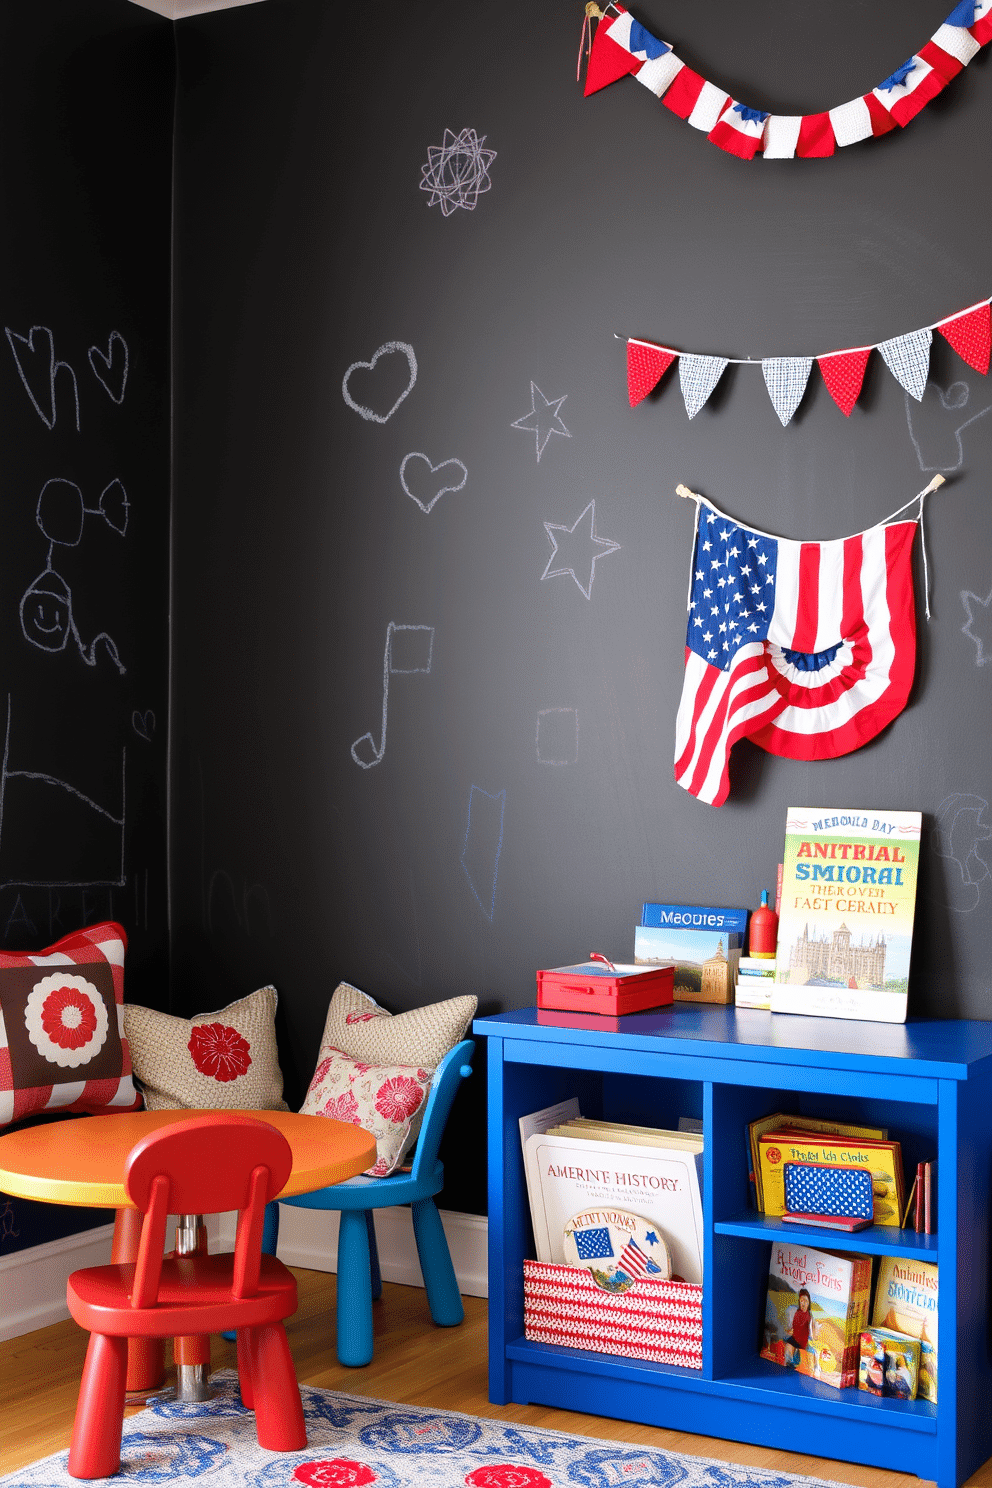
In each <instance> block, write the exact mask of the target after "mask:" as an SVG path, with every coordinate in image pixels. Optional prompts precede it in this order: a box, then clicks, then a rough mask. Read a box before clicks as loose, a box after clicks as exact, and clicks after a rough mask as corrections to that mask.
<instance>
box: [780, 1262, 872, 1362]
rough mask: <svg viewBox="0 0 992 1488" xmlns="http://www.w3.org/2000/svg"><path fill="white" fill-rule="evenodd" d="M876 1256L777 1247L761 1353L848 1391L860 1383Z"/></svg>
mask: <svg viewBox="0 0 992 1488" xmlns="http://www.w3.org/2000/svg"><path fill="white" fill-rule="evenodd" d="M870 1293H871V1257H870V1256H863V1255H851V1254H845V1255H838V1254H835V1253H834V1252H833V1251H828V1250H814V1249H813V1248H812V1247H811V1246H808V1245H792V1244H789V1243H786V1242H783V1243H782V1244H776V1245H773V1246H772V1254H771V1262H770V1265H769V1269H768V1294H767V1299H766V1304H765V1322H764V1334H763V1341H762V1346H761V1357H762V1358H763V1359H770V1360H771V1361H772V1363H774V1364H781V1365H783V1366H784V1367H786V1368H789V1369H795V1370H796V1371H797V1373H799V1374H806V1375H809V1376H810V1377H811V1378H812V1379H815V1380H819V1382H820V1383H821V1384H824V1385H830V1386H832V1387H833V1388H834V1389H837V1390H843V1389H846V1388H848V1387H849V1386H851V1385H855V1384H857V1381H858V1367H859V1362H860V1354H861V1332H862V1330H863V1328H864V1327H865V1324H866V1323H867V1321H868V1304H869V1297H870Z"/></svg>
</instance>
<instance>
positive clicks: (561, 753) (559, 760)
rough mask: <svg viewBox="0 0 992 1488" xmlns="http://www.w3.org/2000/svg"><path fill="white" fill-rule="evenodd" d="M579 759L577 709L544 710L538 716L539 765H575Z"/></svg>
mask: <svg viewBox="0 0 992 1488" xmlns="http://www.w3.org/2000/svg"><path fill="white" fill-rule="evenodd" d="M578 757H579V714H578V710H577V709H576V708H542V709H541V711H540V712H539V713H538V715H537V762H538V764H539V765H574V764H575V762H576V760H577V759H578Z"/></svg>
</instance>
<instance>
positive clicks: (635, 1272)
mask: <svg viewBox="0 0 992 1488" xmlns="http://www.w3.org/2000/svg"><path fill="white" fill-rule="evenodd" d="M619 1269H620V1270H621V1271H626V1273H627V1275H628V1276H632V1277H633V1278H634V1280H635V1281H643V1280H644V1278H645V1277H646V1276H660V1275H661V1274H662V1271H661V1267H660V1266H658V1265H656V1264H655V1262H654V1261H653V1260H652V1259H651V1257H650V1256H646V1255H645V1254H644V1252H643V1250H641V1249H640V1247H639V1246H638V1244H637V1242H636V1240H628V1241H627V1244H626V1245H625V1246H624V1248H623V1250H622V1251H621V1253H620V1263H619Z"/></svg>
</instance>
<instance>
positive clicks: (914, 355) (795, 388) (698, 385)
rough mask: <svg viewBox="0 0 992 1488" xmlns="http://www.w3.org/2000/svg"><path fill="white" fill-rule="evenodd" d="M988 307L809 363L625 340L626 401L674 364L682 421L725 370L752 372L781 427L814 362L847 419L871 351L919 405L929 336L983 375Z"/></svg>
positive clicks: (991, 341)
mask: <svg viewBox="0 0 992 1488" xmlns="http://www.w3.org/2000/svg"><path fill="white" fill-rule="evenodd" d="M990 303H992V301H990V300H980V301H979V302H978V304H977V305H969V306H968V308H967V309H965V310H959V311H958V312H957V314H956V315H948V316H947V317H946V318H945V319H944V320H938V321H936V322H935V323H934V324H933V325H931V326H922V327H921V328H920V329H919V330H916V331H907V332H906V334H905V335H902V336H893V337H892V338H891V339H890V340H888V341H878V342H876V343H875V344H874V345H873V346H851V347H848V348H847V349H846V350H843V351H825V352H820V353H819V354H817V355H816V356H794V357H761V358H758V357H724V356H706V355H703V354H701V353H698V352H691V351H678V350H676V349H675V348H674V347H672V346H659V345H656V344H655V343H654V342H653V341H638V340H635V339H634V338H632V337H629V338H628V339H627V395H628V397H629V399H630V406H631V408H635V407H636V406H637V404H638V403H640V402H642V401H643V400H644V399H645V398H646V397H647V395H648V393H650V392H653V391H654V389H655V388H656V387H657V386H658V384H659V382H660V381H661V379H662V378H663V377H664V375H665V373H666V372H667V371H668V369H669V367H670V366H671V365H672V363H673V362H675V361H677V362H678V364H679V383H680V386H681V389H682V398H683V401H684V403H685V409H686V413H687V414H688V415H689V417H690V418H695V416H696V414H697V413H698V412H699V410H700V409H701V408H702V407H703V405H704V403H705V402H706V400H707V399H708V398H709V396H710V394H711V393H712V392H713V389H714V388H715V387H716V385H717V383H718V382H719V381H720V378H721V377H722V376H723V373H724V371H725V369H726V368H727V367H729V366H730V365H731V364H732V363H734V364H736V365H738V366H753V367H760V368H761V370H762V373H763V374H764V378H765V386H766V387H767V389H768V396H769V397H770V398H771V401H772V406H773V407H774V409H775V412H776V413H777V414H778V416H779V419H780V421H781V423H782V425H783V427H784V426H785V425H786V424H787V423H788V422H789V420H790V419H791V418H792V415H793V414H794V413H795V411H796V409H797V408H798V407H799V404H800V402H801V401H802V397H803V394H804V393H805V391H806V385H807V382H808V380H809V375H810V372H811V371H812V368H813V363H814V361H815V362H816V364H817V366H818V367H819V369H820V373H821V375H822V377H823V380H824V382H825V383H826V385H827V391H828V392H829V394H830V396H831V398H833V400H834V402H835V403H836V404H837V407H838V408H839V409H840V411H841V412H842V413H843V414H845V415H847V416H848V417H849V416H850V413H851V410H852V409H853V407H854V405H855V403H856V402H857V401H858V398H859V397H860V395H861V388H862V384H863V383H864V378H865V370H866V368H867V366H868V358H869V356H870V355H871V353H872V352H873V351H877V352H878V353H879V355H880V356H881V357H882V360H883V361H884V362H885V365H886V366H887V367H888V369H889V371H890V372H891V373H892V375H893V377H894V378H895V379H896V381H897V382H898V383H899V384H900V386H901V387H903V388H905V390H906V392H907V393H911V394H912V396H913V397H914V398H916V400H917V401H918V402H919V401H920V400H921V399H922V397H923V391H924V388H925V387H926V383H927V377H928V375H929V371H930V347H931V343H932V341H933V333H934V331H939V332H940V334H941V335H942V336H943V337H944V339H945V341H947V342H949V343H950V345H951V346H953V348H954V350H955V351H956V352H957V353H958V355H959V356H960V357H961V358H962V359H963V360H964V361H966V362H967V363H968V365H969V367H974V369H975V371H976V372H981V373H982V374H983V376H984V375H986V374H987V373H988V370H989V359H990V345H992V316H990V308H989V307H990Z"/></svg>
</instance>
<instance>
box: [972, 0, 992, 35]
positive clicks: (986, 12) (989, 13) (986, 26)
mask: <svg viewBox="0 0 992 1488" xmlns="http://www.w3.org/2000/svg"><path fill="white" fill-rule="evenodd" d="M968 30H969V31H970V32H971V34H972V36H973V37H974V38H975V40H976V41H977V42H978V45H979V46H985V45H986V43H987V42H990V41H992V0H978V4H977V5H976V6H975V19H974V20H973V21H972V23H971V25H970V26H969V27H968Z"/></svg>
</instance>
